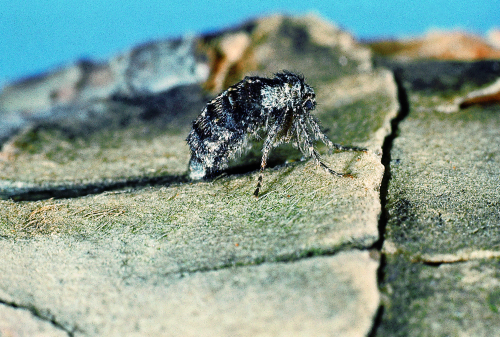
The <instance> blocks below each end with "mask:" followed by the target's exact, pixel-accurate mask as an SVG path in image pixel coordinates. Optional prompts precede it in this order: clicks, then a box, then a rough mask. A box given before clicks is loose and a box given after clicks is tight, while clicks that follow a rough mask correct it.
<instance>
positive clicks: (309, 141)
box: [299, 119, 346, 177]
mask: <svg viewBox="0 0 500 337" xmlns="http://www.w3.org/2000/svg"><path fill="white" fill-rule="evenodd" d="M299 125H300V128H301V129H302V137H303V139H304V143H305V145H306V146H307V150H308V152H309V155H310V156H311V157H313V158H314V160H315V161H316V163H317V164H318V165H319V166H321V167H322V168H323V169H325V170H326V171H327V172H329V173H330V174H333V175H334V176H340V177H343V176H346V174H345V173H339V172H336V171H334V170H332V169H331V168H329V167H328V166H326V164H325V163H323V162H322V161H321V157H320V155H319V153H318V151H316V150H315V149H314V144H313V142H312V139H311V137H310V136H309V133H308V132H307V127H306V125H305V124H304V121H303V120H302V119H299ZM316 125H318V124H316ZM318 129H319V126H318ZM322 134H323V133H322ZM324 137H325V139H326V140H328V141H329V142H330V143H331V141H330V140H329V139H328V138H326V136H324ZM332 144H333V143H332ZM327 145H328V144H327Z"/></svg>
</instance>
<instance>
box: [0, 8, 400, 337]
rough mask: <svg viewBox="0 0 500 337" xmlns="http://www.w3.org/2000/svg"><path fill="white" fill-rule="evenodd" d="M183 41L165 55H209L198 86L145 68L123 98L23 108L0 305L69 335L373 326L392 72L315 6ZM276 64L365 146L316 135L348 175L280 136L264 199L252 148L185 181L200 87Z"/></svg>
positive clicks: (300, 331) (11, 148) (3, 242)
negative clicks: (216, 171) (299, 14)
mask: <svg viewBox="0 0 500 337" xmlns="http://www.w3.org/2000/svg"><path fill="white" fill-rule="evenodd" d="M190 41H191V42H189V43H191V44H189V43H188V42H177V43H176V44H168V43H164V44H163V47H162V49H161V50H162V53H164V52H167V51H171V50H172V49H175V50H176V52H177V53H180V51H179V50H178V48H181V47H182V46H191V47H189V48H195V47H193V46H196V48H198V49H196V50H197V51H196V53H205V54H206V57H207V59H203V58H202V57H199V55H197V54H196V53H195V52H194V51H193V53H194V54H193V56H192V59H191V58H189V57H188V56H185V57H187V58H188V61H189V60H192V62H191V63H189V62H187V61H186V60H185V59H184V58H183V60H184V61H186V64H191V65H193V64H197V65H198V67H201V68H202V69H203V64H205V65H206V67H208V68H209V69H210V73H208V74H207V76H206V77H205V79H206V81H205V82H204V83H203V85H202V84H201V83H193V81H195V80H196V79H198V80H199V77H196V76H192V77H189V81H187V82H182V83H180V84H179V85H178V86H176V87H174V88H170V89H169V90H166V91H165V90H163V89H164V88H165V87H164V86H163V87H162V86H161V85H160V84H162V83H165V81H162V80H159V79H158V78H159V76H158V75H157V74H156V75H155V76H150V75H148V76H150V77H151V78H152V79H153V80H147V79H148V78H149V77H147V76H146V75H147V74H146V75H145V74H144V72H140V75H141V76H139V77H137V78H135V77H134V78H132V79H129V82H130V83H132V84H131V85H132V86H133V88H135V89H134V90H135V91H134V92H133V93H130V92H127V91H124V90H123V89H116V88H121V87H120V85H119V84H114V82H112V81H111V80H110V81H111V82H110V83H111V84H107V85H108V86H107V87H106V88H107V89H106V90H111V89H109V88H114V89H113V90H118V91H115V92H114V94H113V95H108V96H106V95H105V94H106V93H109V92H108V91H106V90H104V89H103V87H99V88H94V89H92V87H91V84H92V83H94V82H92V83H90V84H88V86H87V87H85V89H82V90H81V91H78V92H73V95H74V97H76V98H73V100H72V101H71V100H70V101H68V102H66V103H64V104H62V103H61V102H58V103H57V104H54V105H53V106H50V104H51V103H50V102H49V103H47V102H48V101H47V100H41V101H40V102H41V103H40V104H42V105H43V104H45V105H44V108H43V109H45V110H43V111H45V112H43V113H41V112H36V109H35V108H34V107H33V106H31V107H30V108H29V109H31V110H29V112H26V111H27V110H26V111H24V115H23V114H22V113H21V112H19V114H20V115H22V116H25V115H26V114H29V113H31V115H30V116H37V118H36V119H31V120H30V121H31V122H30V123H28V124H26V125H24V126H23V127H20V128H19V129H16V130H14V129H12V130H11V132H13V134H12V135H11V136H9V138H8V140H7V141H5V142H4V146H3V151H2V152H1V154H0V155H1V160H0V172H1V181H0V193H1V196H2V197H3V198H5V199H10V200H0V237H1V239H0V252H1V254H2V257H1V259H2V261H3V263H2V264H1V266H0V269H1V270H0V275H2V277H1V278H0V294H1V296H2V298H0V300H1V301H3V302H5V303H6V304H7V305H10V307H13V308H28V309H29V310H30V312H31V313H32V314H33V316H34V317H36V318H38V319H42V320H45V321H48V322H53V325H54V326H56V327H58V328H59V329H60V330H63V331H65V332H66V333H67V334H68V335H70V336H79V335H82V336H83V335H134V334H137V335H147V334H152V335H193V336H194V335H199V332H200V331H206V332H207V335H217V336H220V335H231V336H234V335H305V336H306V335H319V336H321V335H324V336H327V335H344V336H364V335H367V334H368V333H369V331H370V329H371V327H372V325H373V319H374V317H375V315H376V313H377V308H378V303H379V293H378V289H377V287H376V285H377V267H378V258H377V254H374V258H371V257H370V256H369V253H368V252H367V250H368V249H370V248H371V247H372V246H373V244H374V243H375V242H376V241H377V240H378V239H379V231H378V218H379V214H380V211H381V204H380V184H381V181H382V176H383V165H382V164H381V156H382V145H383V142H384V139H385V137H386V136H387V135H388V134H389V133H390V132H391V126H390V121H391V119H393V118H394V117H395V116H396V114H397V112H398V109H399V105H398V101H397V88H396V83H395V81H394V78H393V76H392V73H391V72H389V71H387V70H384V69H376V70H373V69H371V59H370V53H369V52H368V51H367V50H366V49H364V48H363V47H360V46H358V45H357V44H356V43H355V42H354V40H353V39H352V37H350V36H349V35H348V34H346V33H344V32H342V31H340V30H338V29H337V28H336V27H334V26H333V25H330V24H328V23H325V22H323V21H321V20H319V19H317V18H315V17H305V18H287V17H279V16H277V17H270V18H264V19H262V20H258V21H256V22H252V23H249V24H245V25H243V26H242V27H239V28H237V29H233V30H230V31H227V32H221V33H219V34H216V35H211V36H204V37H200V38H199V39H197V38H195V39H194V40H190ZM193 41H195V42H193ZM196 41H197V42H196ZM153 46H154V44H153V45H146V46H144V47H141V48H143V49H144V48H145V49H148V48H153ZM179 46H181V47H179ZM228 46H229V47H228ZM141 48H139V51H141V52H142V50H143V49H141ZM158 48H159V47H158ZM176 48H177V49H176ZM185 48H187V50H194V49H189V48H188V47H185ZM153 49H154V50H156V49H155V48H153ZM139 51H137V52H139ZM181 51H185V50H184V49H182V50H181ZM131 55H132V56H130V55H129V56H128V57H130V58H131V59H133V55H135V54H134V53H132V54H131ZM160 55H162V54H161V53H160ZM182 55H184V54H182ZM186 55H191V54H189V52H187V54H186ZM220 55H223V56H224V57H220ZM318 55H319V56H321V57H318ZM183 57H184V56H183ZM152 59H154V58H152ZM193 60H194V61H193ZM204 60H205V61H204ZM197 62H198V63H197ZM204 62H205V63H204ZM167 63H168V62H167ZM325 65H329V67H328V68H325ZM284 67H287V68H289V69H290V67H293V68H294V69H292V70H295V71H298V72H300V73H303V74H304V75H305V76H306V80H307V82H308V83H310V84H311V85H312V86H313V87H314V88H315V91H316V94H317V101H318V102H320V103H319V106H318V108H317V110H316V111H315V115H316V116H317V117H318V119H319V120H320V122H321V124H322V127H323V128H324V129H325V131H326V133H327V134H328V136H329V137H330V139H332V141H334V142H336V143H341V144H344V145H356V146H363V147H366V148H367V149H368V150H367V151H366V152H340V153H329V152H328V150H327V149H326V148H325V147H320V146H318V150H319V152H320V153H321V154H322V158H323V159H324V161H325V163H326V164H327V165H329V166H330V167H331V168H332V169H333V170H336V171H338V172H345V173H349V174H350V175H351V176H352V177H337V176H332V175H331V174H329V173H327V172H325V171H324V170H322V169H321V168H319V167H317V166H316V164H315V163H313V162H312V161H310V160H301V154H300V152H298V151H297V150H296V149H293V148H292V147H291V146H283V147H282V148H281V149H279V150H277V151H273V152H272V154H271V157H272V158H273V160H272V161H271V163H270V167H269V168H268V169H266V170H265V172H264V185H263V188H262V193H261V196H260V197H259V198H258V199H257V198H254V197H253V195H252V192H253V190H254V189H255V185H256V179H257V172H256V170H257V168H258V163H259V160H260V156H261V153H260V150H259V147H258V146H257V147H256V149H255V151H253V152H251V153H249V154H248V155H247V156H243V157H242V158H240V159H239V160H238V161H235V163H233V165H232V166H231V167H230V169H229V170H228V171H227V172H226V173H225V175H223V176H221V177H218V178H216V179H214V180H212V181H202V182H189V181H187V177H186V171H187V164H188V160H189V149H188V147H187V145H186V142H185V140H184V139H185V137H186V135H187V132H188V131H189V127H190V123H191V120H192V119H193V118H195V117H196V115H197V114H199V112H200V111H201V108H202V106H203V104H204V102H205V101H206V99H208V98H209V97H211V95H212V96H213V92H214V91H215V92H216V91H217V90H221V89H223V88H225V87H227V85H229V84H231V83H234V81H237V80H239V79H241V77H242V76H244V75H245V74H261V75H264V74H265V75H269V74H270V73H273V72H277V71H279V70H282V69H283V68H284ZM87 68H88V67H87ZM153 68H154V67H153ZM195 68H196V67H195ZM102 69H108V68H106V67H105V66H104V65H101V66H100V68H98V69H97V70H99V71H102ZM113 69H114V68H113V67H111V66H110V68H109V72H111V73H113V72H112V70H113ZM97 70H96V68H95V67H93V68H92V67H91V72H90V74H87V75H86V76H87V77H92V76H94V75H95V76H97V75H96V74H95V73H94V72H95V71H97ZM92 74H93V75H92ZM99 74H101V75H102V73H99ZM127 74H130V72H127ZM196 74H198V73H196ZM200 74H202V75H203V73H202V72H201V73H200ZM91 75H92V76H91ZM200 76H201V75H200ZM113 78H115V77H113ZM190 81H191V82H190ZM195 82H196V81H195ZM37 83H38V84H36V83H35V84H36V85H41V86H42V87H43V86H44V85H49V86H53V85H54V84H53V83H48V84H43V81H41V82H37ZM40 83H42V84H40ZM65 83H66V82H65ZM98 83H102V82H98ZM169 83H170V82H169ZM35 84H29V83H28V84H26V83H25V84H23V85H21V86H20V87H19V89H16V88H17V87H16V88H13V89H12V88H11V89H12V90H13V91H14V92H17V91H16V90H19V91H23V90H28V89H29V90H33V87H30V85H35ZM153 84H154V85H153ZM94 85H95V83H94ZM157 87H160V89H161V90H160V91H158V90H156V89H155V88H157ZM45 89H46V88H45ZM45 89H44V90H42V92H50V90H45ZM91 89H92V90H91ZM139 89H141V90H139ZM29 90H28V91H29ZM61 90H62V89H61V88H59V89H58V90H57V93H61V92H65V91H64V90H62V91H61ZM9 92H10V93H9V95H13V94H12V91H9ZM9 97H14V96H9ZM55 97H56V98H61V97H59V96H55ZM84 97H87V98H88V97H91V99H87V100H84V99H83V98H84ZM4 99H5V97H4ZM12 99H13V98H12ZM11 103H13V104H12V105H11V106H17V107H20V106H22V102H12V101H11ZM14 103H16V104H14ZM47 104H49V107H48V108H47V106H46V105H47ZM171 105H173V106H175V107H177V108H178V109H177V110H176V109H173V108H171V107H170V106H171ZM167 107H168V108H167ZM26 109H27V108H26ZM174 112H175V113H174ZM180 112H183V113H180ZM9 114H11V115H12V114H16V111H14V110H12V111H10V112H9ZM41 116H45V117H46V118H45V119H43V118H42V119H40V118H41ZM51 197H55V199H54V198H51ZM64 197H66V198H64ZM69 197H71V198H69ZM332 254H335V255H333V256H330V255H332ZM319 255H327V256H319ZM19 310H21V309H19Z"/></svg>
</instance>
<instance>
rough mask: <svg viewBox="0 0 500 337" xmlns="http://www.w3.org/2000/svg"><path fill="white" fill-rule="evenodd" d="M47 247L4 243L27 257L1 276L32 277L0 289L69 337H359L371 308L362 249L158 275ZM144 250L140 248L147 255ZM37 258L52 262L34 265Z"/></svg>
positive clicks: (74, 246) (63, 246)
mask: <svg viewBox="0 0 500 337" xmlns="http://www.w3.org/2000/svg"><path fill="white" fill-rule="evenodd" d="M42 241H46V240H42ZM3 243H5V242H3ZM53 243H54V244H57V245H58V246H59V247H60V249H57V250H54V249H53V248H50V249H48V247H51V246H50V245H47V244H46V242H45V243H44V242H41V241H37V242H36V243H34V244H33V243H29V242H19V241H18V242H10V243H7V245H4V246H3V247H2V249H4V248H9V249H12V250H13V253H17V254H20V255H23V256H25V257H28V256H30V257H31V259H26V260H25V261H24V263H23V264H19V263H18V261H14V259H12V257H11V259H8V260H7V261H5V262H4V263H2V266H1V267H0V268H1V271H2V273H5V272H8V273H9V274H13V273H19V274H21V275H22V274H23V273H24V271H25V270H30V271H31V272H30V274H31V275H30V276H31V277H30V278H29V279H26V280H23V282H22V283H16V284H6V283H5V280H4V279H2V280H1V281H2V284H1V287H2V288H8V289H9V292H10V293H11V294H12V295H11V296H12V297H15V298H16V301H17V303H20V304H27V305H34V306H36V307H38V308H44V309H43V310H41V315H46V316H49V315H52V316H54V317H57V320H58V323H59V324H61V325H62V326H64V327H65V328H66V329H67V330H68V331H73V332H74V335H75V336H83V335H100V336H104V335H105V336H123V335H128V336H129V335H133V336H135V335H137V336H145V335H155V336H159V335H163V336H199V335H200V334H202V335H206V336H250V335H262V336H276V335H278V336H281V335H283V336H285V335H286V336H290V335H303V336H311V335H315V336H335V335H337V336H338V335H342V336H363V335H366V334H367V332H368V331H369V330H370V328H371V325H372V319H371V317H372V316H373V313H374V312H375V311H376V310H377V307H378V302H379V298H378V296H379V295H378V288H377V283H376V279H375V278H373V277H366V275H373V274H375V273H376V269H377V267H378V262H376V261H374V260H372V259H371V258H370V257H369V254H368V252H357V251H352V252H345V253H340V254H338V255H336V256H334V257H316V258H312V259H307V260H302V261H298V262H292V263H287V264H273V263H265V264H262V265H259V266H251V267H239V268H226V269H223V270H218V271H210V272H197V273H185V274H165V272H164V271H162V270H160V269H155V268H151V267H152V266H148V264H149V263H148V258H149V256H148V254H140V255H134V254H133V256H131V257H130V260H125V261H124V260H122V259H121V258H118V259H117V257H118V256H117V255H118V250H114V251H113V250H111V249H109V252H110V254H105V253H104V254H102V253H101V252H100V251H99V248H98V247H96V245H95V244H92V243H90V242H88V241H87V242H84V243H80V242H67V240H61V239H57V238H55V239H53ZM151 244H152V242H151V240H150V242H145V243H144V246H149V247H148V250H149V251H150V253H154V251H155V250H156V249H157V247H156V246H151ZM115 245H117V246H121V244H120V243H118V242H116V243H115ZM6 246H9V247H6ZM121 249H122V250H126V249H127V247H126V246H122V248H121ZM11 256H13V255H11ZM40 258H43V259H47V260H50V261H51V262H52V263H51V264H47V263H45V264H42V265H40V264H39V263H38V262H37V261H38V260H39V259H40ZM134 259H140V260H142V264H144V266H143V267H144V269H143V270H142V271H146V270H145V269H150V270H147V276H146V275H143V274H142V273H140V272H139V273H138V271H137V270H134V269H133V267H132V266H131V265H132V264H134V262H133V261H132V260H134Z"/></svg>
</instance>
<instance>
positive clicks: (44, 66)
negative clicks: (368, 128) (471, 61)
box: [0, 0, 500, 86]
mask: <svg viewBox="0 0 500 337" xmlns="http://www.w3.org/2000/svg"><path fill="white" fill-rule="evenodd" d="M181 3H183V1H179V0H176V1H169V0H163V1H158V0H154V1H145V0H130V1H127V0H108V1H106V0H60V1H58V0H42V1H40V0H24V1H22V0H0V34H1V38H0V86H2V85H3V84H5V83H7V82H8V81H12V80H15V79H18V78H20V77H25V76H28V75H33V74H36V73H39V72H42V71H47V70H50V69H53V68H54V67H57V66H63V65H65V64H69V63H72V62H73V61H75V60H77V59H81V58H87V59H93V60H103V59H106V58H108V57H110V56H112V55H114V54H116V53H118V52H121V51H124V50H127V49H129V48H130V47H132V46H133V45H136V44H139V43H142V42H146V41H150V40H155V39H161V38H168V37H177V36H181V35H185V34H187V33H191V34H197V33H205V32H213V31H217V30H220V29H223V28H225V27H230V26H234V25H237V24H240V23H242V22H243V21H246V20H248V19H251V18H254V17H258V16H262V15H266V14H273V13H288V14H304V13H308V12H315V13H318V14H319V15H320V16H322V17H323V18H326V19H328V20H330V21H333V22H335V23H336V24H337V25H338V26H340V27H341V28H343V29H346V30H347V31H349V32H351V33H352V34H353V35H354V36H355V37H356V38H358V39H364V40H366V39H381V38H391V37H410V36H416V35H421V34H423V33H425V32H426V31H429V30H430V29H447V30H449V29H462V30H466V31H469V32H472V33H476V34H481V35H485V34H486V32H487V31H488V30H489V29H490V28H492V27H500V0H482V1H481V0H455V1H453V0H392V1H391V0H341V1H314V0H308V1H304V0H302V1H296V0H286V1H250V0H247V1H232V0H225V1H222V0H214V1H192V2H191V3H190V4H182V5H181Z"/></svg>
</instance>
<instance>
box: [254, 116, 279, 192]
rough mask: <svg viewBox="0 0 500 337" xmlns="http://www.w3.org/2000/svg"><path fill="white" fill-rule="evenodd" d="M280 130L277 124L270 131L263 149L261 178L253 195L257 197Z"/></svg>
mask: <svg viewBox="0 0 500 337" xmlns="http://www.w3.org/2000/svg"><path fill="white" fill-rule="evenodd" d="M280 129H281V125H280V124H279V123H276V126H275V127H273V128H272V129H271V131H269V133H268V134H267V137H266V140H265V141H264V146H263V148H262V159H261V161H260V171H259V178H258V179H257V188H256V189H255V191H254V192H253V195H254V196H255V197H259V192H260V188H261V187H262V178H263V173H264V169H265V168H266V166H267V159H268V158H269V153H270V152H271V150H272V148H273V147H274V146H275V145H274V142H275V140H276V137H277V136H278V134H279V131H280Z"/></svg>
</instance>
